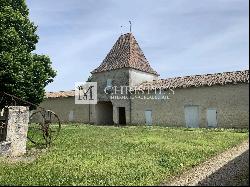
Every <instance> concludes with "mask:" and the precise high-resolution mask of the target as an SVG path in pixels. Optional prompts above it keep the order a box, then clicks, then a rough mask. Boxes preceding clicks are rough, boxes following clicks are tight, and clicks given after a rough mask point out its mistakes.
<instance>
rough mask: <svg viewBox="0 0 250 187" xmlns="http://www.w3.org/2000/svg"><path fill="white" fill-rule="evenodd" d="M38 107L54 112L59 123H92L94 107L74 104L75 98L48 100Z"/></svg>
mask: <svg viewBox="0 0 250 187" xmlns="http://www.w3.org/2000/svg"><path fill="white" fill-rule="evenodd" d="M40 106H41V107H43V108H45V109H46V110H52V111H53V112H55V113H56V114H57V115H58V117H59V118H60V120H61V122H82V123H91V122H93V121H94V119H93V118H94V117H93V108H94V105H81V104H75V97H61V98H48V99H46V100H45V101H43V102H42V103H41V105H40Z"/></svg>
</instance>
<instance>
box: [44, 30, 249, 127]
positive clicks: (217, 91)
mask: <svg viewBox="0 0 250 187" xmlns="http://www.w3.org/2000/svg"><path fill="white" fill-rule="evenodd" d="M91 73H92V76H91V82H97V85H98V92H97V98H98V102H97V104H96V105H77V104H75V97H74V96H75V95H74V91H63V92H53V93H52V92H49V93H47V94H46V99H45V101H44V102H43V103H42V104H41V106H42V107H45V108H47V109H51V110H53V111H54V112H56V113H57V114H58V115H59V116H60V118H61V120H62V121H63V122H81V123H88V124H104V125H112V124H120V125H125V124H127V125H144V124H147V125H163V126H178V127H219V128H245V127H248V125H249V71H248V70H244V71H235V72H223V73H216V74H207V75H194V76H186V77H175V78H168V79H160V78H159V74H158V73H157V72H156V71H155V70H154V69H152V67H151V66H150V64H149V62H148V61H147V59H146V57H145V56H144V54H143V52H142V50H141V48H140V47H139V45H138V43H137V41H136V40H135V38H134V36H133V35H132V33H127V34H124V35H121V36H120V37H119V39H118V40H117V42H116V43H115V45H114V46H113V48H112V49H111V51H110V52H109V53H108V55H107V56H106V58H105V59H104V60H103V62H102V63H101V65H100V66H99V67H98V68H96V69H95V70H93V71H92V72H91ZM121 86H122V87H121ZM107 87H108V88H110V87H112V88H114V87H116V88H119V89H118V91H119V93H117V94H114V93H113V91H114V89H112V90H111V92H112V93H107V92H106V91H107V90H106V91H105V88H107ZM125 88H126V89H127V88H128V89H129V91H128V92H125V91H124V90H123V89H125ZM121 90H123V92H121Z"/></svg>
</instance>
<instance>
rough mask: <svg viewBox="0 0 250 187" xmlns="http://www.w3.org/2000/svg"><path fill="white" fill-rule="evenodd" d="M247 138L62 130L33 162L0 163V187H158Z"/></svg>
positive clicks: (156, 130)
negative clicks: (130, 186) (23, 186)
mask: <svg viewBox="0 0 250 187" xmlns="http://www.w3.org/2000/svg"><path fill="white" fill-rule="evenodd" d="M247 138H248V133H246V132H245V133H243V132H242V133H237V132H234V131H233V130H224V131H220V132H219V131H213V130H206V129H195V130H192V131H186V130H185V129H177V128H161V127H152V128H148V127H125V128H116V127H98V126H87V125H74V126H73V125H72V126H63V128H62V132H61V134H60V136H59V139H57V140H56V141H55V143H54V145H53V146H52V147H51V148H50V149H49V150H48V152H47V153H46V154H42V155H41V156H40V157H39V158H38V159H37V160H36V161H34V162H32V163H16V164H8V163H6V162H5V161H4V160H2V161H1V160H0V171H3V172H0V185H81V186H82V185H85V186H87V185H112V186H117V185H159V184H161V182H163V181H165V180H167V178H168V177H171V176H173V175H176V174H178V173H180V172H181V171H183V170H185V169H187V168H190V167H193V166H194V165H197V164H199V163H201V162H203V161H205V160H206V159H207V158H209V157H211V156H213V155H215V154H218V153H219V152H222V151H223V150H225V149H227V148H229V147H232V146H234V145H236V144H238V143H240V142H242V141H243V140H246V139H247ZM29 147H30V148H31V147H32V145H31V144H30V145H29Z"/></svg>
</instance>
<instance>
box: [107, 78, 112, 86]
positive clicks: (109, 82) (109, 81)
mask: <svg viewBox="0 0 250 187" xmlns="http://www.w3.org/2000/svg"><path fill="white" fill-rule="evenodd" d="M107 87H112V79H108V80H107Z"/></svg>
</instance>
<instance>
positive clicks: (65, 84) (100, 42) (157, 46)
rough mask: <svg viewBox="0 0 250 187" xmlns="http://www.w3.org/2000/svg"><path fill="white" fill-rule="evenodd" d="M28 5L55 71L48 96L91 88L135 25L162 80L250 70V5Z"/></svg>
mask: <svg viewBox="0 0 250 187" xmlns="http://www.w3.org/2000/svg"><path fill="white" fill-rule="evenodd" d="M26 1H27V4H28V7H29V9H30V18H31V20H32V21H34V22H35V24H36V25H38V31H37V33H38V35H39V37H40V40H39V43H38V45H37V50H36V52H37V53H39V54H47V55H49V56H50V57H51V60H52V62H53V67H54V68H55V69H56V70H57V77H56V78H55V80H54V82H53V83H51V84H50V85H49V86H47V88H46V90H47V91H61V90H71V89H74V83H75V82H83V81H85V80H86V79H87V78H88V77H89V76H90V71H92V70H93V69H95V68H96V67H97V66H99V65H100V63H101V62H102V60H103V59H104V58H105V56H106V54H107V53H108V52H109V50H110V49H111V48H112V46H113V44H114V43H115V41H116V40H117V39H118V37H119V36H120V34H121V32H122V33H127V32H129V22H128V21H129V20H131V21H132V23H133V26H132V32H133V34H134V36H135V38H136V40H137V41H138V43H139V45H140V47H141V48H142V50H143V52H144V54H145V56H146V58H147V59H148V61H149V62H150V64H151V66H152V67H153V68H154V69H155V70H156V71H157V72H158V73H159V74H160V75H161V78H168V77H174V76H184V75H193V74H205V73H216V72H224V71H234V70H244V69H249V65H248V62H249V52H248V50H249V1H248V0H126V1H125V0H123V1H122V0H53V1H52V0H26ZM121 26H123V27H122V29H121Z"/></svg>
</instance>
